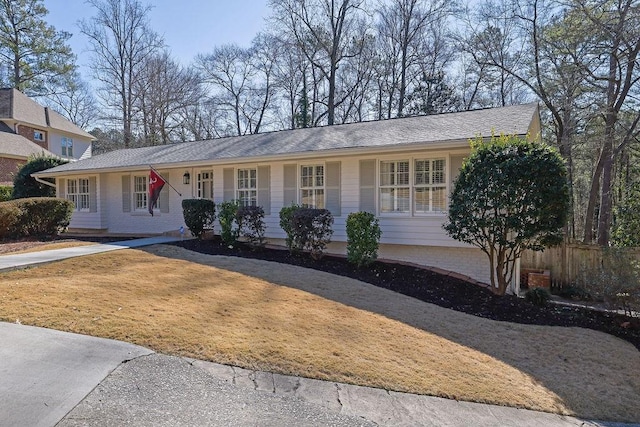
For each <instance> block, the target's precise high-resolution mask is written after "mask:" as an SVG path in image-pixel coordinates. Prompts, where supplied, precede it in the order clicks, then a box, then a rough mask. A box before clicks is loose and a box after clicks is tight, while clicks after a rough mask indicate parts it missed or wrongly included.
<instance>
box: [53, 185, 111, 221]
mask: <svg viewBox="0 0 640 427" xmlns="http://www.w3.org/2000/svg"><path fill="white" fill-rule="evenodd" d="M90 176H91V177H95V179H96V188H95V190H96V201H97V204H98V206H97V209H96V212H79V211H73V214H72V215H71V221H70V222H69V228H70V229H86V230H102V229H104V228H106V227H105V225H104V221H105V218H104V212H103V210H102V207H103V203H102V201H101V196H102V194H103V188H104V184H103V182H102V181H103V180H102V179H101V177H102V175H82V176H80V175H79V176H77V177H70V178H71V179H74V178H88V177H90ZM66 182H67V180H66V179H65V180H64V182H63V183H58V185H66ZM56 194H59V195H61V196H62V197H66V188H64V189H62V188H58V189H57V192H56Z"/></svg>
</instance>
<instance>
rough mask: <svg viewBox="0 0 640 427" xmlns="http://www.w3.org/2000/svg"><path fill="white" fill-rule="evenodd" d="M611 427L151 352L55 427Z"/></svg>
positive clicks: (108, 381)
mask: <svg viewBox="0 0 640 427" xmlns="http://www.w3.org/2000/svg"><path fill="white" fill-rule="evenodd" d="M98 425H99V426H120V425H136V426H193V425H203V426H204V425H209V426H247V425H252V426H253V425H255V426H284V425H296V426H345V427H346V426H469V425H473V426H514V427H515V426H518V427H527V426H531V427H533V426H536V427H537V426H541V425H544V426H550V427H553V426H558V427H561V426H562V427H565V426H616V425H620V426H622V425H623V424H616V423H598V422H591V421H584V420H579V419H577V418H572V417H562V416H558V415H554V414H547V413H541V412H535V411H528V410H523V409H515V408H505V407H500V406H492V405H483V404H478V403H470V402H457V401H454V400H448V399H441V398H436V397H430V396H418V395H412V394H407V393H398V392H393V391H387V390H381V389H375V388H370V387H361V386H355V385H350V384H341V383H334V382H330V381H321V380H316V379H309V378H300V377H294V376H287V375H280V374H274V373H270V372H261V371H253V370H248V369H243V368H239V367H234V366H227V365H220V364H216V363H211V362H205V361H200V360H194V359H188V358H179V357H172V356H165V355H160V354H152V355H149V356H142V357H139V358H137V359H134V360H132V361H129V362H127V363H125V364H123V365H121V366H120V367H119V368H118V369H116V370H115V371H114V372H113V373H112V374H111V375H109V376H108V377H107V378H106V379H105V380H104V381H103V382H101V383H100V384H99V385H98V386H97V387H96V388H95V389H94V391H93V392H92V393H90V394H89V395H88V396H87V398H86V399H84V400H83V401H82V402H81V403H80V404H79V405H78V406H77V407H76V408H74V409H73V411H71V412H70V413H69V414H68V415H67V416H66V417H65V418H64V419H63V420H62V421H61V422H60V423H59V424H58V426H59V427H72V426H73V427H75V426H98Z"/></svg>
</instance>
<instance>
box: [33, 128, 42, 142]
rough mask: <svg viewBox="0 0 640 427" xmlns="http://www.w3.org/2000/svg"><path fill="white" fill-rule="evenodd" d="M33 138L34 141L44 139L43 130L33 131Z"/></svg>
mask: <svg viewBox="0 0 640 427" xmlns="http://www.w3.org/2000/svg"><path fill="white" fill-rule="evenodd" d="M33 139H34V141H44V132H42V131H39V130H34V131H33Z"/></svg>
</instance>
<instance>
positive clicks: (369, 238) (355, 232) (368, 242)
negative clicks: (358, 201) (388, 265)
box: [347, 212, 382, 267]
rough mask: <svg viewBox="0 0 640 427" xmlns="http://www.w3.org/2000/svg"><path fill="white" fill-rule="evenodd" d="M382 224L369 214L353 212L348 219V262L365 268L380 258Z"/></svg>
mask: <svg viewBox="0 0 640 427" xmlns="http://www.w3.org/2000/svg"><path fill="white" fill-rule="evenodd" d="M381 235H382V231H381V230H380V223H379V221H378V219H377V218H376V217H375V216H374V215H373V214H371V213H369V212H353V213H350V214H349V216H348V217H347V260H348V261H349V262H350V263H352V264H356V265H357V266H358V267H363V266H367V265H369V264H371V263H372V262H374V261H375V260H376V259H377V258H378V247H379V245H380V236H381Z"/></svg>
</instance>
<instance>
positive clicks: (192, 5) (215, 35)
mask: <svg viewBox="0 0 640 427" xmlns="http://www.w3.org/2000/svg"><path fill="white" fill-rule="evenodd" d="M141 3H142V4H149V5H152V6H153V9H152V10H151V13H150V14H149V20H150V26H151V28H152V29H153V30H154V31H156V32H157V33H159V34H160V35H162V36H163V37H164V40H165V43H166V45H167V47H168V48H169V50H170V51H171V54H172V56H173V57H174V58H176V59H177V60H179V61H180V62H181V63H183V64H184V65H188V64H189V63H191V61H192V60H193V59H194V58H195V56H196V55H197V54H199V53H203V54H207V53H210V52H212V51H213V48H214V46H219V45H222V44H227V43H236V44H238V45H240V46H243V47H247V46H249V44H250V43H251V40H252V39H253V38H254V37H255V35H256V34H257V33H258V32H259V31H261V30H263V29H264V28H265V18H266V17H268V16H269V14H270V9H269V7H268V6H267V0H141ZM44 5H45V7H46V8H47V9H48V10H49V14H48V15H47V16H46V18H45V19H46V20H47V22H48V23H49V24H50V25H53V26H54V27H55V28H56V30H58V31H68V32H70V33H72V34H73V36H72V37H71V39H70V40H69V44H70V45H71V48H72V49H73V52H74V53H75V54H76V55H77V56H78V65H79V66H80V67H81V69H80V71H81V73H82V75H83V77H85V79H86V78H87V77H88V76H87V75H86V73H88V68H87V66H88V64H89V61H90V55H89V54H88V53H87V50H88V47H89V43H88V40H87V38H86V37H84V36H83V35H82V34H80V30H79V29H78V21H80V20H82V19H86V20H89V19H90V18H91V17H92V16H93V15H94V13H95V12H94V9H93V7H91V6H90V5H88V4H86V3H85V0H44Z"/></svg>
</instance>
